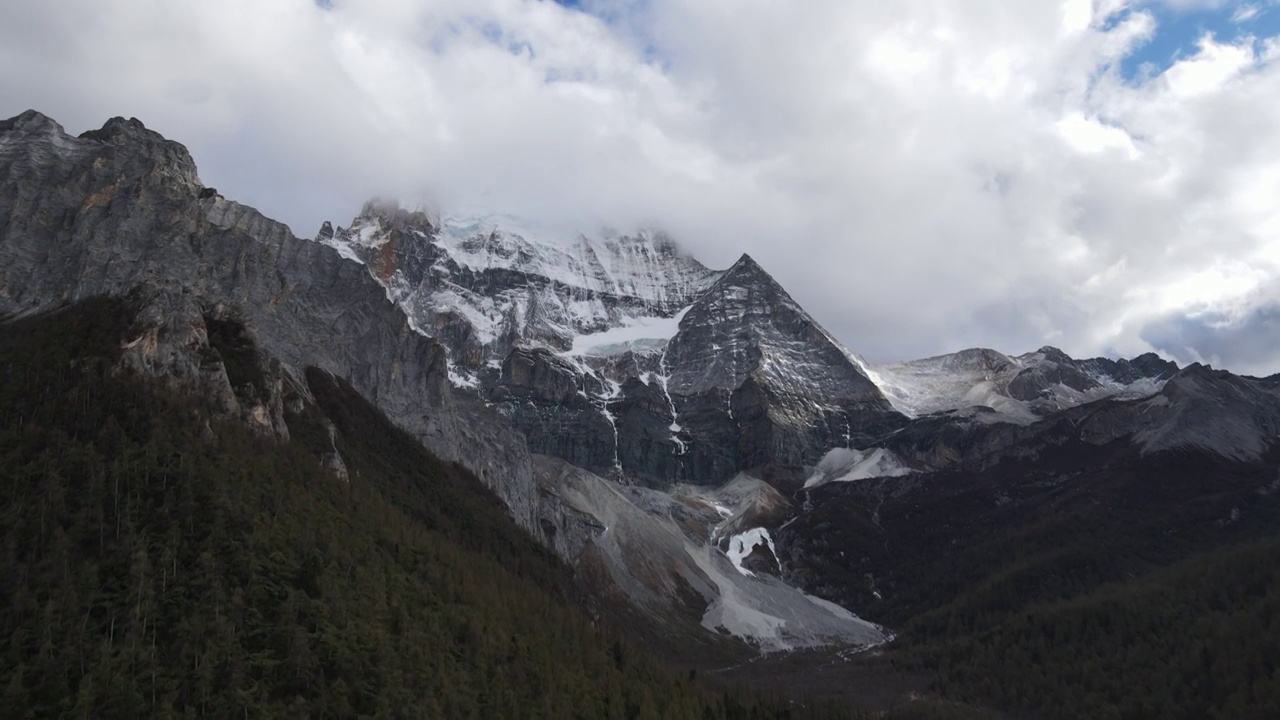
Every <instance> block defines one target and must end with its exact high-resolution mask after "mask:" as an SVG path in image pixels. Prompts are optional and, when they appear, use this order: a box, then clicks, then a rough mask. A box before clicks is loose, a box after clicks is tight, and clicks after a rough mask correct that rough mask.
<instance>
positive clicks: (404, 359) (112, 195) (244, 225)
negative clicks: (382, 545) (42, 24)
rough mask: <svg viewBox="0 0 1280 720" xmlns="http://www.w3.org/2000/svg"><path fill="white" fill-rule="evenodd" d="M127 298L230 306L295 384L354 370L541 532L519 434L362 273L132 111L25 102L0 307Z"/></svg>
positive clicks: (13, 134)
mask: <svg viewBox="0 0 1280 720" xmlns="http://www.w3.org/2000/svg"><path fill="white" fill-rule="evenodd" d="M132 291H137V292H141V293H143V294H144V295H145V296H148V297H152V296H160V295H164V296H167V297H171V298H174V297H176V298H185V299H184V300H183V301H182V302H183V303H186V304H187V309H188V310H189V311H190V312H189V313H187V314H188V315H194V314H195V313H196V310H197V309H198V311H199V314H200V315H201V316H203V315H206V314H210V313H214V312H228V313H231V314H233V315H235V316H236V317H238V318H239V319H240V320H241V321H242V322H243V324H244V326H245V327H246V328H247V331H248V332H250V333H251V334H252V336H253V338H254V340H255V341H256V343H257V345H258V346H259V347H260V348H261V349H262V350H263V351H264V352H266V353H267V354H269V355H270V356H272V357H274V358H276V359H277V360H278V361H279V362H280V363H281V364H282V366H283V367H284V369H285V372H286V373H289V374H291V375H292V376H293V377H297V378H300V377H301V371H302V370H304V369H305V368H306V367H309V366H315V367H319V368H321V369H324V370H326V371H328V372H331V373H333V374H335V375H337V376H339V377H343V378H345V379H347V380H348V381H349V382H350V383H351V384H352V386H353V387H355V388H356V389H357V390H358V391H359V392H361V393H362V394H363V395H365V396H366V397H367V398H369V399H370V400H372V401H373V402H375V403H376V404H377V405H378V407H380V408H381V409H382V410H383V411H384V412H385V413H387V415H388V416H389V417H390V418H391V419H392V420H394V421H395V422H396V423H397V424H399V425H401V426H402V427H404V428H406V429H407V430H409V431H411V432H412V433H414V434H415V435H416V436H417V437H419V438H420V439H421V440H422V442H423V443H424V444H425V445H426V446H427V447H428V448H430V449H431V450H432V451H433V452H435V453H436V454H437V455H439V456H441V457H443V458H445V459H449V460H456V461H458V462H460V463H462V464H463V465H465V466H467V467H469V468H470V469H471V470H473V471H474V472H475V473H476V475H478V476H479V477H481V478H482V479H483V480H484V481H485V482H486V483H487V484H488V485H489V486H490V487H492V488H493V489H494V490H495V491H496V492H497V494H498V495H499V496H500V497H502V499H503V500H504V501H505V502H506V503H507V504H508V505H509V506H510V508H511V511H512V514H513V516H514V517H515V518H516V520H517V521H518V522H519V523H520V524H522V525H524V526H525V527H528V528H530V529H533V530H535V531H536V528H537V523H536V519H535V518H536V510H537V491H536V488H535V487H534V481H533V475H532V469H531V463H530V459H529V453H528V450H527V447H526V445H525V442H524V439H523V437H522V436H521V435H520V433H518V432H516V431H515V430H514V429H513V428H511V426H510V424H509V423H508V422H506V421H505V420H504V419H503V418H501V417H500V416H499V415H498V414H497V413H495V412H493V411H492V410H490V409H489V408H487V407H484V406H483V404H482V403H480V402H478V401H477V400H475V399H473V398H469V397H457V396H455V394H454V392H453V388H452V385H451V384H450V382H449V357H448V354H447V353H446V351H445V350H444V349H443V348H442V347H441V346H440V345H439V344H438V343H437V342H435V341H433V340H431V339H429V338H427V337H424V336H423V335H422V334H421V333H419V332H416V331H415V330H414V328H413V327H412V324H411V321H410V319H409V318H408V317H407V316H406V315H405V313H404V312H403V311H402V310H401V309H400V308H399V307H398V306H397V305H395V304H394V303H392V302H389V301H388V298H387V290H386V289H385V288H384V287H383V286H381V285H380V284H379V283H378V282H376V280H375V279H374V278H372V277H371V276H370V274H369V273H368V272H366V270H365V268H364V267H362V266H360V265H358V264H356V263H353V262H350V261H349V260H346V259H344V258H343V257H341V256H340V255H339V253H338V251H337V250H335V249H334V248H332V247H328V246H326V245H323V244H321V243H316V242H312V241H310V240H302V239H299V238H296V237H294V236H293V234H292V233H291V232H290V231H289V229H288V228H287V227H286V226H284V225H283V224H281V223H278V222H275V221H273V220H270V219H268V218H266V217H264V216H263V215H261V214H260V213H258V212H257V211H256V210H253V209H252V208H249V207H246V206H244V205H240V204H238V203H235V202H232V201H230V200H226V199H224V198H223V197H221V196H220V195H218V194H217V193H216V192H212V191H210V190H209V189H208V188H205V187H204V186H203V185H202V184H201V183H200V180H199V178H198V176H197V174H196V166H195V163H194V162H193V161H192V159H191V156H190V155H189V153H188V152H187V150H186V149H185V148H184V147H183V146H182V145H180V144H178V143H176V142H172V141H169V140H166V139H164V138H163V137H161V136H160V135H159V134H157V133H155V132H153V131H150V130H147V129H146V128H145V127H143V125H142V123H140V122H138V121H137V120H124V119H121V118H114V119H112V120H110V121H108V122H107V123H106V124H105V125H104V126H103V127H102V129H100V130H95V131H91V132H87V133H84V134H83V135H81V136H80V137H72V136H70V135H68V134H67V133H66V132H64V131H63V129H62V128H61V127H60V126H59V125H58V124H57V123H55V122H54V121H52V120H51V119H49V118H48V117H45V116H43V115H41V114H39V113H37V112H32V111H29V112H26V113H23V114H22V115H19V116H17V117H15V118H12V119H10V120H6V121H3V122H0V313H5V314H11V315H18V314H24V313H30V312H35V311H38V310H41V309H47V308H50V307H53V306H56V305H58V304H60V303H63V302H68V301H73V300H76V299H80V298H85V297H90V296H94V295H102V294H108V295H119V294H124V293H127V292H132ZM218 308H221V310H217V309H218ZM191 327H192V328H194V327H195V326H194V325H191ZM157 333H158V335H157V338H159V337H160V336H161V335H164V336H165V337H166V338H169V341H172V337H171V335H170V334H169V333H168V331H166V330H165V329H164V328H163V327H161V328H159V329H158V330H157ZM146 342H150V341H149V340H148V341H146ZM179 342H182V341H181V340H179ZM182 372H186V371H185V370H183V371H182ZM266 420H267V422H268V423H271V424H273V425H274V423H275V420H274V419H273V418H272V412H271V410H270V408H267V418H266Z"/></svg>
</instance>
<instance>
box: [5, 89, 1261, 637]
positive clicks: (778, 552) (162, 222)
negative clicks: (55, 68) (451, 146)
mask: <svg viewBox="0 0 1280 720" xmlns="http://www.w3.org/2000/svg"><path fill="white" fill-rule="evenodd" d="M315 240H317V241H318V242H312V241H310V240H303V239H299V238H296V237H294V236H293V235H292V233H291V232H289V229H288V228H287V227H285V226H284V225H282V224H280V223H276V222H274V221H271V220H269V219H268V218H265V217H264V216H262V215H261V214H259V213H257V212H256V211H255V210H253V209H252V208H248V207H246V206H243V205H239V204H237V203H235V202H233V201H230V200H227V199H226V198H223V197H222V196H221V195H219V194H218V193H217V192H216V191H214V190H213V189H212V188H208V187H205V186H204V185H203V184H201V182H200V180H199V178H198V176H197V174H196V171H195V164H194V162H193V161H192V159H191V157H190V156H189V154H188V153H187V151H186V149H185V148H183V147H182V146H181V145H179V144H177V143H174V142H171V141H168V140H166V139H164V138H163V137H161V136H160V135H158V134H157V133H154V132H152V131H149V130H147V129H146V128H144V127H143V126H142V124H141V123H140V122H138V121H136V120H123V119H119V118H116V119H113V120H111V121H109V122H108V123H107V124H106V125H105V126H104V127H103V128H102V129H100V130H95V131H90V132H87V133H85V134H83V135H81V136H80V137H72V136H70V135H68V134H67V133H66V132H65V131H64V130H63V129H62V128H61V127H60V126H58V125H57V124H56V123H54V122H53V121H52V120H50V119H49V118H47V117H44V116H42V115H40V114H39V113H34V112H28V113H24V114H23V115H21V116H18V117H16V118H13V119H10V120H7V121H0V315H3V316H5V317H10V318H12V317H24V316H28V315H33V314H38V313H43V312H49V311H54V312H56V311H58V310H59V309H60V308H62V307H63V306H64V305H66V304H67V303H74V302H77V301H80V300H83V299H85V298H92V297H96V296H102V295H107V296H128V297H131V298H134V299H135V300H136V301H137V302H139V303H140V305H139V307H140V308H141V309H140V310H138V311H137V317H135V318H133V321H134V322H135V324H136V331H137V332H138V334H137V335H136V336H135V337H136V338H137V339H136V340H133V341H131V342H128V343H127V344H126V345H125V346H124V347H122V348H120V350H121V355H122V362H123V363H124V365H122V366H120V367H122V368H124V370H122V372H123V371H127V372H135V373H139V374H142V375H144V376H152V377H154V378H158V379H162V380H164V381H166V382H167V383H168V385H169V386H170V387H171V388H172V389H174V390H175V391H184V392H190V393H193V394H194V395H195V398H194V399H196V400H197V401H199V402H201V403H207V404H209V405H210V407H213V408H215V409H216V411H217V413H218V417H219V418H221V420H223V421H227V422H237V421H238V422H246V423H249V424H250V425H251V427H254V428H257V429H258V431H260V432H261V433H263V436H264V437H269V438H271V439H272V440H271V442H288V441H289V440H288V438H289V437H290V428H289V426H288V422H292V421H290V420H287V419H286V415H288V413H286V408H288V407H291V406H293V405H294V404H297V403H305V402H306V399H307V395H308V394H309V393H310V392H311V391H310V390H308V387H309V385H308V380H307V378H308V377H309V376H314V374H315V373H317V372H318V373H323V374H326V375H329V376H332V377H333V378H338V379H341V380H342V382H343V383H344V384H345V385H347V386H349V388H350V391H351V392H355V393H358V394H360V395H362V396H363V397H365V398H367V399H368V400H370V401H371V402H373V403H374V404H376V405H377V407H378V409H379V410H380V411H381V412H383V413H385V414H386V415H387V416H388V417H389V418H391V419H392V420H393V421H394V422H395V423H396V424H397V425H399V427H401V428H402V429H404V430H406V431H408V432H409V433H411V434H412V435H413V436H414V437H415V438H416V439H417V440H418V441H420V442H422V443H423V444H424V445H425V446H426V447H428V448H429V449H431V451H432V452H433V453H434V454H435V455H436V456H438V457H439V458H441V459H443V460H446V461H450V462H456V463H458V464H459V465H460V466H462V467H465V468H467V469H469V470H471V471H473V472H474V473H475V475H476V477H477V478H478V480H479V481H480V482H483V483H485V484H486V485H488V487H489V488H490V489H492V490H493V491H494V492H495V493H496V494H497V495H498V497H499V498H501V500H502V501H503V502H504V503H505V504H506V507H507V508H508V509H509V510H510V512H511V514H512V517H513V518H514V519H515V520H516V521H517V522H518V523H519V524H520V525H521V526H522V527H524V528H525V529H526V530H528V531H529V532H530V533H532V534H534V535H535V536H536V537H538V538H539V539H540V540H541V541H542V542H544V543H545V544H546V545H547V546H548V547H550V548H553V549H554V550H555V551H556V552H557V553H559V554H560V555H561V556H562V557H564V558H565V559H566V560H567V561H569V562H572V563H576V565H577V567H578V568H580V569H582V570H583V571H584V572H583V573H581V574H582V575H583V576H584V577H588V578H590V579H592V580H598V581H600V582H602V583H603V584H605V585H610V584H612V585H611V586H610V587H607V588H606V592H612V591H613V590H621V596H622V597H625V598H627V599H629V600H631V601H632V602H633V603H635V605H636V607H638V608H640V609H641V610H645V611H649V612H650V613H651V614H652V615H654V616H657V617H665V616H670V615H673V614H674V615H676V616H678V617H679V618H680V620H681V621H682V622H681V623H677V624H673V625H671V626H670V627H677V626H678V627H680V628H682V629H687V628H689V627H693V628H697V627H698V626H699V625H700V626H701V627H703V628H707V629H712V630H714V631H716V632H719V631H721V630H724V631H726V632H728V633H730V634H733V635H736V636H738V637H743V638H747V639H749V640H751V641H753V642H755V643H756V644H757V646H759V647H763V648H768V649H785V648H795V647H806V646H813V645H823V644H827V643H833V642H836V643H848V644H850V645H852V646H855V647H867V646H871V645H876V644H878V643H881V642H884V641H885V640H887V639H888V638H889V636H890V633H889V632H888V631H886V630H884V629H883V628H881V627H879V626H878V625H875V624H874V623H871V622H866V621H863V620H861V619H859V618H858V617H855V616H854V615H852V614H850V613H849V612H847V611H846V610H844V609H842V608H840V607H836V606H833V605H831V604H830V603H827V602H826V601H824V600H821V599H819V597H815V596H820V597H825V598H831V599H835V600H839V601H840V602H841V603H842V604H843V605H844V606H845V607H846V608H849V609H852V610H854V611H856V612H858V614H859V615H861V616H864V617H868V618H871V619H874V620H881V619H886V618H887V619H889V620H893V619H895V618H896V619H897V620H900V621H903V622H906V621H909V620H911V619H913V618H918V617H921V615H920V613H924V612H932V611H934V610H936V609H938V608H940V607H941V608H945V607H946V604H947V603H949V602H951V599H952V598H953V597H954V596H955V595H956V591H957V589H958V588H957V586H956V585H955V584H954V580H955V577H954V576H956V575H957V573H956V572H955V568H951V567H950V565H952V564H953V563H954V562H955V558H956V557H957V556H958V555H957V553H959V557H961V558H965V557H967V558H968V560H967V561H966V562H967V563H968V565H967V567H968V568H969V571H972V572H973V573H974V576H973V577H971V578H965V582H966V583H967V582H969V581H976V582H973V585H974V586H975V587H977V588H978V589H979V590H980V591H981V592H983V593H985V592H986V590H987V589H990V588H991V587H993V586H992V584H991V583H990V582H987V579H989V578H988V576H990V577H996V578H1000V577H1003V578H1005V579H1013V580H1015V581H1016V582H1013V583H1011V584H1009V586H1008V587H1006V588H1003V589H1000V593H999V594H998V595H990V596H988V597H987V599H988V600H990V599H992V598H995V599H998V600H999V601H1000V603H1001V604H1003V603H1004V601H1005V597H1006V590H1007V591H1008V592H1009V593H1014V594H1015V595H1016V593H1018V592H1021V591H1020V590H1019V589H1018V588H1020V587H1023V586H1031V585H1039V583H1036V582H1031V583H1024V582H1022V579H1019V578H1020V576H1019V575H1018V573H1022V572H1023V571H1024V570H1026V569H1027V568H1028V567H1034V566H1035V563H1038V562H1042V563H1045V567H1047V568H1048V569H1049V570H1050V573H1049V575H1046V576H1045V577H1052V576H1053V575H1056V574H1057V572H1058V569H1059V568H1061V567H1062V566H1061V565H1060V564H1058V563H1059V560H1060V559H1061V554H1060V551H1061V550H1062V549H1063V548H1067V549H1068V550H1070V549H1071V547H1072V544H1073V543H1075V544H1079V543H1080V538H1082V537H1083V538H1084V539H1085V540H1086V541H1088V542H1091V541H1092V538H1091V537H1090V536H1091V535H1092V534H1093V533H1092V532H1081V531H1080V528H1081V527H1087V528H1090V530H1091V531H1092V529H1093V528H1097V527H1106V528H1110V529H1111V533H1112V537H1120V538H1121V540H1122V543H1121V546H1124V547H1128V548H1129V550H1130V551H1131V553H1132V556H1131V558H1129V559H1130V560H1135V562H1126V563H1117V564H1115V565H1114V567H1111V568H1110V570H1108V571H1107V572H1104V573H1101V574H1099V575H1098V576H1097V578H1095V579H1096V580H1098V581H1099V582H1101V581H1103V580H1107V581H1111V580H1120V579H1123V578H1125V577H1127V576H1128V574H1129V573H1130V572H1133V571H1134V570H1135V569H1138V570H1141V569H1142V568H1144V567H1148V566H1150V564H1151V563H1152V560H1151V559H1150V558H1151V551H1152V550H1161V551H1163V550H1168V549H1172V551H1174V555H1175V556H1176V554H1177V553H1179V552H1184V551H1185V552H1190V551H1191V550H1194V549H1197V548H1198V547H1199V544H1200V543H1212V542H1225V541H1228V540H1230V541H1233V542H1234V541H1236V540H1241V541H1244V540H1249V539H1251V538H1255V537H1259V536H1265V537H1271V536H1273V535H1274V528H1275V526H1276V522H1277V520H1276V518H1280V505H1278V504H1277V503H1280V480H1276V471H1275V468H1276V466H1277V462H1278V461H1280V381H1277V380H1276V379H1275V378H1269V379H1257V378H1247V377H1240V376H1236V375H1233V374H1231V373H1227V372H1222V371H1214V370H1211V369H1209V368H1206V367H1203V366H1200V365H1193V366H1191V367H1188V368H1185V369H1182V370H1178V368H1177V367H1176V366H1174V365H1173V364H1172V363H1169V362H1167V361H1164V360H1161V359H1160V358H1158V357H1156V356H1154V355H1144V356H1140V357H1138V358H1134V359H1132V360H1107V359H1100V358H1095V359H1092V360H1074V359H1072V358H1069V357H1067V356H1066V355H1064V354H1063V353H1061V352H1059V351H1057V350H1055V349H1053V348H1043V349H1041V350H1039V351H1036V352H1033V353H1028V354H1026V355H1019V356H1009V355H1004V354H1001V353H998V352H995V351H992V350H966V351H963V352H960V353H955V354H952V355H946V356H940V357H936V358H928V359H925V360H918V361H913V362H908V363H901V364H898V365H893V366H884V367H875V368H873V367H868V366H867V365H866V364H865V363H863V362H862V361H860V360H859V359H858V358H857V356H856V355H854V354H853V353H851V352H850V350H849V349H848V348H845V347H843V346H842V345H841V344H840V343H839V342H837V341H836V340H834V339H833V338H832V337H831V336H830V335H829V334H828V333H826V332H825V331H824V330H823V329H822V327H821V325H820V324H819V323H818V322H817V321H815V319H814V318H813V317H811V316H810V315H809V314H808V313H806V312H805V311H804V310H803V309H802V308H800V307H799V306H798V305H797V304H796V303H795V301H794V300H793V299H792V298H791V297H790V296H789V295H788V294H787V293H786V291H785V290H784V289H783V288H781V287H780V286H779V285H778V284H777V283H776V282H775V281H774V280H773V278H771V277H770V276H769V275H768V273H767V272H766V271H765V270H764V269H763V268H761V267H760V266H759V265H758V264H757V263H755V262H754V261H753V260H752V259H751V258H749V257H746V256H743V257H742V259H740V260H739V261H738V262H737V263H735V264H734V265H733V266H732V267H731V268H728V269H727V270H725V271H715V270H711V269H708V268H706V267H704V266H703V265H701V264H700V263H698V262H697V261H696V260H695V259H693V258H690V257H689V256H687V255H686V254H684V253H682V252H681V251H680V249H679V248H678V247H677V246H676V245H675V244H674V243H673V242H672V241H671V240H670V239H668V238H665V237H664V236H662V235H661V234H659V233H633V234H629V235H624V234H614V233H602V234H600V235H599V236H586V237H584V236H580V235H578V234H573V235H570V236H560V235H557V234H554V233H548V232H547V231H545V230H541V229H536V228H533V229H531V228H527V227H522V226H521V225H520V224H519V223H516V222H514V221H511V220H509V219H503V218H489V219H485V220H477V221H472V220H468V221H463V220H445V221H433V220H431V219H430V218H428V217H426V216H425V215H422V214H420V213H408V212H403V211H400V210H398V209H395V208H391V207H388V206H386V205H380V204H370V205H369V206H368V207H367V208H366V209H365V211H364V212H363V213H361V215H360V216H359V217H358V218H356V220H355V221H354V222H353V223H352V224H351V227H349V228H345V229H343V228H334V227H333V226H331V225H326V226H325V227H324V228H322V230H321V232H320V234H319V235H318V236H317V237H316V238H315ZM388 299H390V301H391V302H388ZM230 320H234V321H235V323H236V324H238V325H239V326H241V328H242V330H241V336H240V337H238V338H237V339H236V341H235V349H234V352H235V353H237V355H234V356H232V355H228V356H224V355H223V354H222V351H221V350H218V349H217V348H216V347H214V346H213V344H212V343H211V338H210V335H211V330H210V328H211V327H214V328H216V327H217V326H218V324H219V323H226V322H229V321H230ZM223 349H224V350H226V351H227V352H228V353H230V352H233V349H232V348H229V347H226V346H224V348H223ZM245 356H250V357H245ZM233 361H239V363H240V364H242V365H244V366H245V367H249V368H252V367H254V366H255V365H256V366H259V367H258V369H259V370H263V372H262V373H261V377H258V378H256V380H255V379H253V378H252V376H253V375H254V374H253V373H251V372H250V373H244V374H245V375H246V377H244V378H241V380H239V381H237V382H236V383H235V386H234V387H233V384H232V377H231V375H232V373H231V369H230V366H232V365H235V364H236V363H235V362H233ZM241 391H243V392H241ZM240 395H243V396H244V397H243V400H244V402H243V403H242V402H241V401H240V400H238V399H237V397H239V396H240ZM206 427H208V426H207V425H206ZM293 430H294V431H298V430H302V431H304V432H306V431H307V429H306V426H296V427H294V428H293ZM310 432H313V433H314V432H322V431H318V430H317V428H315V427H312V428H310ZM299 435H301V433H299ZM328 440H329V442H328V444H327V447H326V449H325V451H324V454H323V456H322V457H318V458H316V460H317V461H318V462H321V463H322V465H323V466H324V467H328V468H330V469H334V470H335V471H336V469H338V468H342V467H344V465H343V459H342V450H341V447H340V445H339V444H338V443H336V442H335V440H334V435H333V434H330V435H329V438H328ZM531 451H532V453H531ZM299 457H302V456H301V455H300V456H299ZM606 476H609V477H606ZM347 479H348V480H349V481H350V482H352V483H355V482H358V476H355V475H350V476H347ZM618 479H622V480H626V481H629V482H623V483H618V482H613V481H614V480H618ZM686 481H687V482H686ZM644 485H647V486H649V487H644ZM1135 518H1137V519H1138V520H1139V521H1140V522H1139V523H1137V524H1135V522H1134V519H1135ZM1135 528H1136V529H1135ZM1264 534H1265V535H1264ZM1125 543H1127V545H1125ZM1086 544H1088V543H1087V542H1086ZM966 546H967V549H966ZM1077 549H1079V548H1077ZM1085 550H1087V551H1088V552H1087V553H1085V554H1084V555H1081V556H1080V558H1078V559H1079V562H1076V561H1074V560H1073V561H1072V562H1073V565H1072V566H1073V567H1076V568H1085V569H1088V568H1093V567H1095V566H1099V565H1100V564H1101V565H1106V564H1107V562H1109V561H1110V559H1111V558H1113V557H1115V556H1116V555H1117V554H1116V553H1115V552H1113V551H1112V549H1111V548H1110V547H1105V548H1104V547H1087V548H1085ZM965 553H967V555H966V554H965ZM1037 553H1039V554H1041V555H1042V556H1041V557H1037ZM1028 563H1031V565H1028ZM992 568H995V570H994V571H993V570H992ZM592 571H601V572H592ZM997 571H998V572H999V573H1002V574H1001V575H991V573H992V572H997ZM940 576H941V577H944V578H946V577H951V578H952V580H953V584H951V585H948V584H941V585H939V584H938V583H937V578H938V577H940ZM1073 577H1074V576H1073ZM1001 582H1003V580H1002V581H1001ZM1091 582H1092V581H1091ZM615 597H616V595H615ZM1028 597H1029V598H1030V599H1035V598H1036V597H1037V596H1034V595H1033V596H1028ZM1024 599H1026V598H1024ZM984 602H985V601H984ZM691 617H692V618H693V619H695V620H696V622H695V623H692V624H690V623H687V622H683V621H687V620H688V619H690V618H691Z"/></svg>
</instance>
